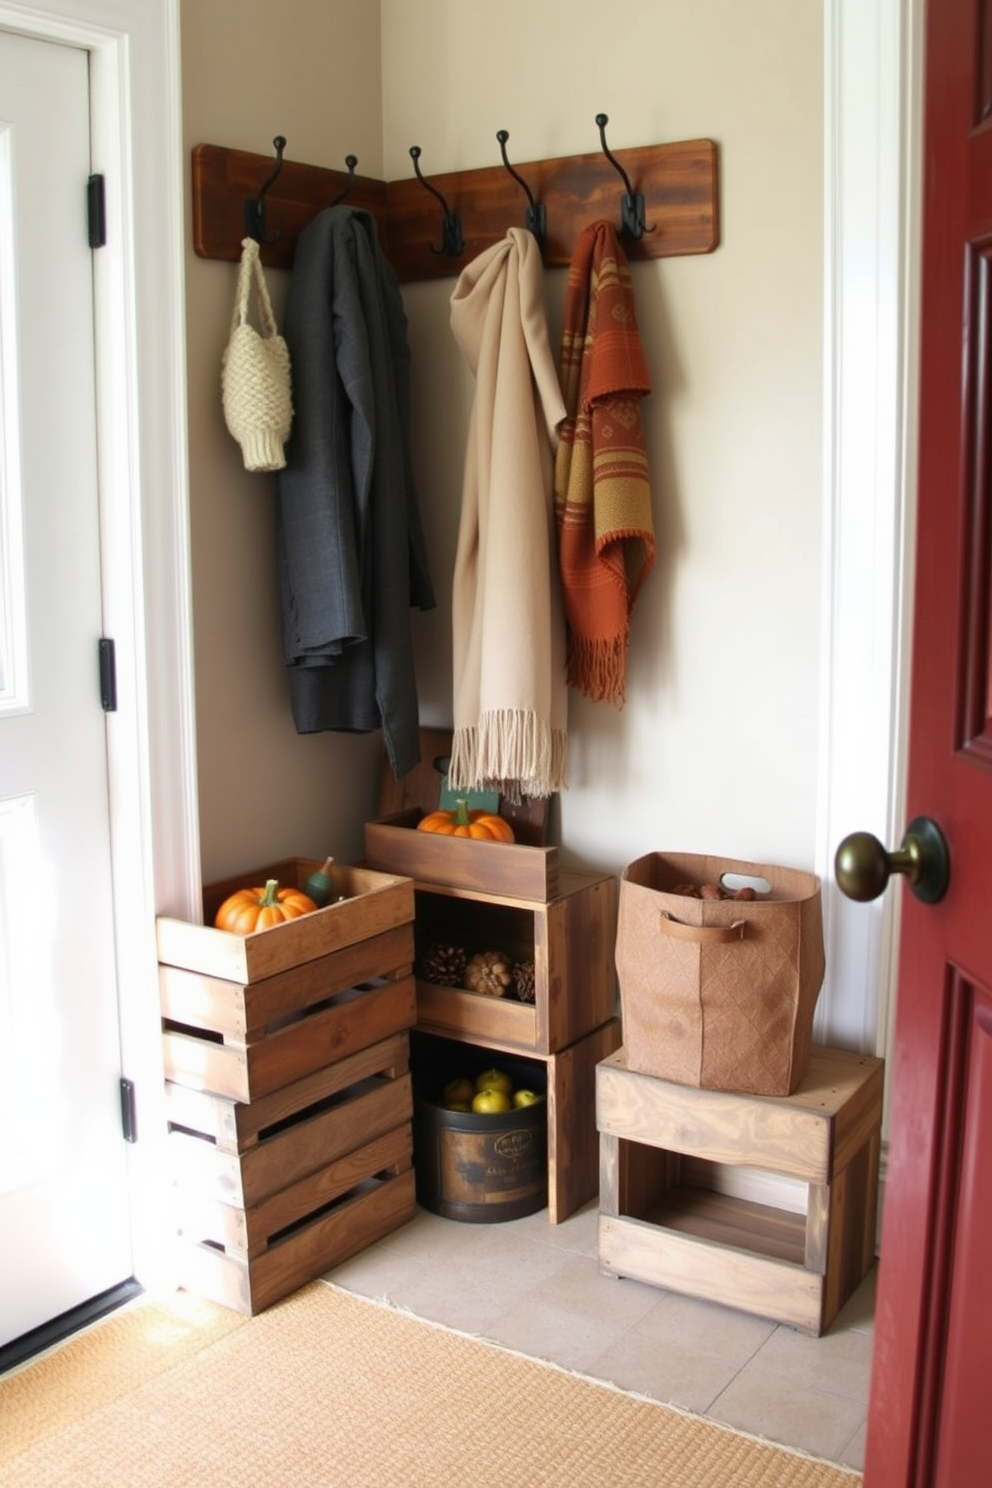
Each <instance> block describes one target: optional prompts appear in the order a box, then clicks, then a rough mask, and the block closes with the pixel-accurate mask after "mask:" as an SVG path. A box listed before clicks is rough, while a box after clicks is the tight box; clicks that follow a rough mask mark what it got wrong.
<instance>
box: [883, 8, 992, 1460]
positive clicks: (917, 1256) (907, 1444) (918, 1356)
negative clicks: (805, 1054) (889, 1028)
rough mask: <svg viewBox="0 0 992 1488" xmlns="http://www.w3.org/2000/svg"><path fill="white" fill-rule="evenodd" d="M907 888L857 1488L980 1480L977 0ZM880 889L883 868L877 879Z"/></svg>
mask: <svg viewBox="0 0 992 1488" xmlns="http://www.w3.org/2000/svg"><path fill="white" fill-rule="evenodd" d="M924 72H925V82H924V86H925V113H924V139H925V151H924V197H923V266H922V267H923V289H922V323H921V386H920V410H919V455H920V463H919V525H918V549H917V552H918V558H917V580H916V597H915V618H914V643H913V667H912V694H911V696H912V702H911V726H910V750H909V779H908V803H907V805H908V811H907V819H909V818H912V817H915V816H917V815H927V816H930V817H932V818H934V819H935V820H936V821H937V822H938V823H939V825H940V826H941V828H942V829H943V832H944V835H945V837H946V839H947V843H948V847H949V852H950V862H951V877H950V886H949V889H948V892H947V895H946V897H945V898H944V899H943V900H942V901H941V902H940V903H939V904H936V905H931V906H927V905H925V904H921V903H920V902H919V901H918V900H917V899H916V898H915V897H914V896H912V895H911V894H910V893H908V892H905V890H903V891H902V892H903V893H904V899H903V921H902V923H903V930H902V944H901V957H900V975H899V994H898V1003H897V1009H896V1025H895V1038H894V1044H893V1053H892V1076H893V1080H892V1099H891V1109H890V1126H889V1130H890V1149H889V1169H888V1178H887V1184H886V1199H885V1212H884V1217H883V1227H882V1243H881V1261H880V1268H879V1297H878V1308H877V1315H876V1323H875V1355H874V1364H873V1371H872V1385H871V1405H870V1412H869V1425H868V1444H867V1452H866V1461H865V1483H866V1488H903V1485H905V1488H909V1485H913V1488H923V1485H934V1484H940V1485H945V1488H987V1485H992V1445H990V1440H989V1438H990V1428H992V609H990V605H992V584H990V570H992V417H990V413H992V0H928V4H927V10H926V31H925V52H924ZM894 891H895V890H894V889H893V888H890V889H889V892H890V893H892V892H894Z"/></svg>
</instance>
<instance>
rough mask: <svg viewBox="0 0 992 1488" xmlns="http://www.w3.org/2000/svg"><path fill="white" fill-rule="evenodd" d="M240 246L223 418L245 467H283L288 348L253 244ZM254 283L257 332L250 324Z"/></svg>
mask: <svg viewBox="0 0 992 1488" xmlns="http://www.w3.org/2000/svg"><path fill="white" fill-rule="evenodd" d="M241 250H242V251H241V268H240V270H239V273H238V288H237V294H236V295H235V300H234V314H233V316H232V317H231V338H230V340H229V341H228V343H227V347H226V349H225V351H224V356H223V360H222V362H221V388H222V391H223V399H224V418H225V419H226V421H227V427H228V429H229V430H230V432H231V434H233V436H234V438H235V439H236V440H237V441H238V443H239V444H240V446H241V451H242V454H243V455H244V462H245V469H246V470H282V469H283V467H284V466H285V464H286V457H285V455H284V454H283V444H284V442H285V440H286V439H288V437H289V430H290V426H291V424H292V421H293V404H292V396H291V377H290V365H289V348H288V347H287V345H286V343H285V341H284V340H283V338H282V337H281V336H280V335H278V334H277V333H276V323H275V317H274V316H273V314H272V304H271V301H270V300H269V291H268V288H267V286H266V283H265V276H264V274H263V273H262V265H261V263H260V262H259V257H258V244H257V243H256V242H255V239H254V238H245V239H244V240H243V241H242V244H241ZM253 284H254V286H255V293H256V298H257V300H258V318H259V323H260V326H261V332H259V331H257V330H256V329H255V327H254V326H252V325H250V324H249V301H250V298H251V290H252V285H253Z"/></svg>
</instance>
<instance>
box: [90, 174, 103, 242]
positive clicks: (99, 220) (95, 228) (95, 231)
mask: <svg viewBox="0 0 992 1488" xmlns="http://www.w3.org/2000/svg"><path fill="white" fill-rule="evenodd" d="M86 219H87V224H88V228H89V237H90V247H91V248H104V247H106V243H107V200H106V196H105V194H104V189H103V177H102V176H99V175H95V176H90V178H89V180H88V181H87V182H86Z"/></svg>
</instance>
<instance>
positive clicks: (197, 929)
mask: <svg viewBox="0 0 992 1488" xmlns="http://www.w3.org/2000/svg"><path fill="white" fill-rule="evenodd" d="M424 835H425V834H424V833H421V836H424ZM321 866H322V865H321V864H320V863H319V862H317V861H316V860H315V859H311V858H284V859H282V860H281V861H280V862H278V863H269V864H266V865H265V866H263V867H261V868H248V869H246V871H245V872H244V873H239V874H237V876H236V877H234V878H228V879H225V880H224V881H223V882H220V883H214V884H208V885H207V886H206V887H205V888H204V891H203V924H202V925H196V924H193V923H191V922H190V921H187V920H177V919H172V918H169V917H168V916H164V915H163V916H160V917H159V919H158V921H157V933H158V959H159V961H160V962H164V963H165V964H167V965H169V966H182V967H186V968H187V969H189V970H191V971H198V972H203V973H205V974H206V975H209V976H214V977H222V978H224V979H225V980H228V981H232V982H246V983H247V982H256V981H260V980H262V979H263V978H265V977H270V976H273V975H274V974H275V973H276V972H279V971H287V970H289V968H290V967H293V966H299V965H301V964H302V963H303V962H305V961H312V960H314V959H315V958H316V957H319V956H326V955H328V954H329V953H330V952H331V951H339V950H342V949H343V948H344V947H346V946H350V945H354V944H355V943H356V942H358V941H364V940H368V939H369V938H370V937H372V936H375V935H379V934H381V933H382V932H384V931H386V930H392V929H394V928H395V927H396V926H397V925H403V924H407V923H408V922H409V921H411V920H412V919H413V885H412V884H411V883H410V882H409V881H408V880H406V879H404V878H403V877H402V876H397V875H395V874H393V873H389V872H387V873H379V872H374V871H371V870H370V869H368V868H364V867H363V868H353V867H350V866H347V865H344V864H340V863H335V864H332V865H331V869H330V873H331V877H332V878H333V880H334V890H335V893H336V894H337V895H342V894H343V895H345V896H346V897H345V899H344V901H343V902H341V903H333V904H329V905H327V907H326V908H324V909H319V910H317V911H315V912H314V913H313V914H308V915H302V916H301V917H300V918H299V919H295V920H289V921H287V922H285V923H284V924H282V925H272V926H270V927H269V928H268V929H267V930H258V931H255V933H254V934H252V935H233V934H231V932H230V931H227V930H217V929H215V928H214V924H213V919H214V915H215V914H216V913H217V910H218V909H219V908H220V906H221V904H222V903H223V901H224V900H225V899H226V898H227V897H228V895H229V894H233V893H234V892H235V891H236V890H237V889H243V888H246V887H253V886H254V885H256V884H257V885H262V884H264V883H265V882H266V881H267V880H268V879H270V878H275V879H278V880H279V883H280V884H282V885H283V886H287V887H288V886H290V885H291V886H292V887H294V888H299V889H302V888H303V887H304V885H305V884H306V881H307V878H308V877H309V876H310V874H311V873H312V872H313V871H314V869H316V868H320V867H321Z"/></svg>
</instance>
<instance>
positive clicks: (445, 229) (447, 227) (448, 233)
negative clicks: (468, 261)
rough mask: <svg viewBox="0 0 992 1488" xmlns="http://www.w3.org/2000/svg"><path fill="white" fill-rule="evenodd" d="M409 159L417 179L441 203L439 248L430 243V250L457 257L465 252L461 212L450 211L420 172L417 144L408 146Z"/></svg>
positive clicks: (434, 187)
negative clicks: (441, 217)
mask: <svg viewBox="0 0 992 1488" xmlns="http://www.w3.org/2000/svg"><path fill="white" fill-rule="evenodd" d="M410 159H411V160H412V161H413V168H414V170H415V171H416V173H417V180H418V181H419V182H420V184H421V185H422V186H426V187H427V190H428V191H429V192H430V193H431V195H432V196H436V197H437V199H438V201H439V202H440V203H441V210H442V212H443V213H444V218H443V221H442V226H441V246H440V248H435V247H434V245H433V243H432V244H431V252H432V253H446V254H448V256H449V257H450V258H458V257H459V256H460V255H461V254H462V253H464V252H465V242H464V239H463V238H462V219H461V214H460V213H459V212H452V211H451V210H450V208H449V207H448V203H447V202H446V201H445V199H444V197H443V196H442V195H441V193H440V191H438V189H437V187H436V186H432V185H431V183H430V181H428V180H427V179H426V178H425V176H424V175H423V174H422V172H421V169H420V146H419V145H411V146H410Z"/></svg>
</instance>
